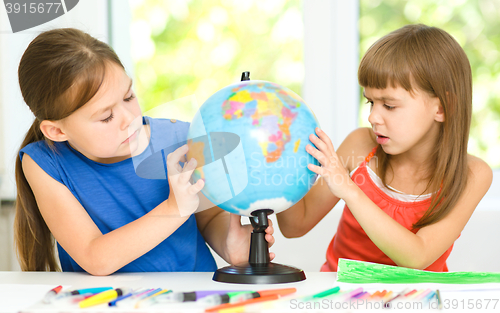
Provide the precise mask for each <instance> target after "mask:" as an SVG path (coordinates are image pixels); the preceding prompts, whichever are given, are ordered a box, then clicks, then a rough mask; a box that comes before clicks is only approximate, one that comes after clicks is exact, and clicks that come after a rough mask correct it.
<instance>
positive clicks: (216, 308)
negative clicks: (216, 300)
mask: <svg viewBox="0 0 500 313" xmlns="http://www.w3.org/2000/svg"><path fill="white" fill-rule="evenodd" d="M279 297H280V296H279V295H277V294H274V295H269V296H264V297H260V298H254V299H249V300H245V301H241V302H237V303H225V304H221V305H217V306H213V307H211V308H208V309H206V310H205V312H215V311H220V310H225V309H229V308H237V307H239V306H245V305H248V304H254V303H258V302H265V301H272V300H277V299H278V298H279Z"/></svg>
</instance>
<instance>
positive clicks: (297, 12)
mask: <svg viewBox="0 0 500 313" xmlns="http://www.w3.org/2000/svg"><path fill="white" fill-rule="evenodd" d="M130 3H131V7H132V14H133V22H132V27H131V29H132V55H133V58H134V63H135V73H136V82H135V90H136V92H137V94H138V96H139V100H140V103H141V106H142V108H143V111H147V110H149V109H151V108H153V107H155V106H158V105H161V104H164V103H167V102H170V101H173V100H176V99H179V98H183V97H187V96H191V95H195V97H196V101H197V104H198V106H199V105H201V104H202V103H203V102H204V101H205V100H206V99H207V98H208V97H209V96H210V95H212V94H213V93H215V92H216V91H217V90H219V89H221V88H223V87H225V86H227V85H229V84H232V83H235V82H237V81H239V80H240V78H241V73H242V72H243V71H250V78H251V79H253V80H266V81H272V82H277V83H279V84H281V85H284V86H286V87H288V88H290V89H292V90H293V91H295V92H296V93H298V94H300V93H301V86H302V81H303V75H304V74H303V73H304V70H303V62H302V50H303V49H302V38H303V22H302V10H301V8H302V6H301V5H302V3H301V1H299V0H292V1H286V0H265V1H263V0H253V1H252V0H244V1H241V0H203V1H202V0H190V1H186V0H168V1H165V0H142V1H139V0H130ZM189 109H190V108H189V107H188V106H186V110H189ZM191 114H194V113H193V112H191ZM188 115H189V112H188Z"/></svg>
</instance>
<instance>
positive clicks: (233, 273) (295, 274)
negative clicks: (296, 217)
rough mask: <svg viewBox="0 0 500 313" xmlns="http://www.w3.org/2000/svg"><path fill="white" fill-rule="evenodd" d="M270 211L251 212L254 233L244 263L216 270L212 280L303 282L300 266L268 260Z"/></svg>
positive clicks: (304, 277) (228, 281) (304, 276)
mask: <svg viewBox="0 0 500 313" xmlns="http://www.w3.org/2000/svg"><path fill="white" fill-rule="evenodd" d="M271 213H273V211H272V210H265V209H264V210H257V211H254V212H252V215H253V217H251V218H250V222H251V223H252V226H253V232H252V236H251V240H250V255H249V258H248V259H249V260H248V263H247V264H244V265H241V266H236V265H230V266H226V267H223V268H220V269H218V270H217V271H216V272H215V274H214V277H213V280H215V281H218V282H224V283H236V284H280V283H291V282H297V281H302V280H305V279H306V275H305V274H304V271H302V270H301V269H298V268H295V267H292V266H287V265H282V264H277V263H273V262H270V259H269V248H268V246H267V241H266V239H265V236H266V228H267V227H268V226H269V225H268V223H267V215H269V214H271Z"/></svg>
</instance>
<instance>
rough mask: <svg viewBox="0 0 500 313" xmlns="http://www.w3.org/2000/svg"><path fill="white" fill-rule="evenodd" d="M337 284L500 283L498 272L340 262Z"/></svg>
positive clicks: (351, 261)
mask: <svg viewBox="0 0 500 313" xmlns="http://www.w3.org/2000/svg"><path fill="white" fill-rule="evenodd" d="M337 281H339V282H344V283H386V284H407V283H441V284H481V283H499V282H500V273H490V272H429V271H423V270H416V269H411V268H406V267H399V266H392V265H385V264H377V263H371V262H363V261H355V260H348V259H339V266H338V270H337Z"/></svg>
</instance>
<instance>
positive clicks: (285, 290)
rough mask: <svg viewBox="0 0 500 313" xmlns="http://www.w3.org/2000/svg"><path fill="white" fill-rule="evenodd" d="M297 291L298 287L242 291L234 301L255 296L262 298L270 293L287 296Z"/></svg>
mask: <svg viewBox="0 0 500 313" xmlns="http://www.w3.org/2000/svg"><path fill="white" fill-rule="evenodd" d="M295 292H297V288H283V289H266V290H261V291H256V292H248V293H242V294H240V295H237V296H235V298H234V302H240V301H245V300H249V299H254V298H261V297H265V296H270V295H278V296H286V295H289V294H292V293H295Z"/></svg>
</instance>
